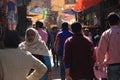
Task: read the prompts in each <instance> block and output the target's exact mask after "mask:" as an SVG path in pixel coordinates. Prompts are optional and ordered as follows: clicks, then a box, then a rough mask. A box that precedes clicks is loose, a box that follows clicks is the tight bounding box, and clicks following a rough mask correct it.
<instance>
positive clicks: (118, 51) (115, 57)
mask: <svg viewBox="0 0 120 80" xmlns="http://www.w3.org/2000/svg"><path fill="white" fill-rule="evenodd" d="M106 53H108V54H107V63H108V64H114V63H120V27H118V26H112V27H111V28H110V29H108V30H106V31H105V32H104V33H103V34H102V36H101V39H100V42H99V45H98V53H97V58H98V62H100V63H102V62H103V61H104V58H105V54H106Z"/></svg>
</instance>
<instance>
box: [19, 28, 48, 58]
mask: <svg viewBox="0 0 120 80" xmlns="http://www.w3.org/2000/svg"><path fill="white" fill-rule="evenodd" d="M29 30H32V31H34V32H35V38H34V40H33V42H28V41H27V32H28V31H29ZM19 48H20V49H22V50H26V51H30V52H31V53H32V54H38V55H43V56H50V54H49V51H48V48H47V46H46V44H45V42H44V41H43V40H42V39H41V36H40V35H39V33H38V31H37V30H36V29H34V28H28V29H27V30H26V33H25V41H24V42H22V43H20V44H19Z"/></svg>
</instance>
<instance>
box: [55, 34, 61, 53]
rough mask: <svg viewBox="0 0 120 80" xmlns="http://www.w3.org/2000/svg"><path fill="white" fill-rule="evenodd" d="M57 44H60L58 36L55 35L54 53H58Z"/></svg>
mask: <svg viewBox="0 0 120 80" xmlns="http://www.w3.org/2000/svg"><path fill="white" fill-rule="evenodd" d="M59 42H60V36H59V35H58V34H57V36H56V39H55V43H54V49H55V52H56V53H58V45H59Z"/></svg>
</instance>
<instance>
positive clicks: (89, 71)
mask: <svg viewBox="0 0 120 80" xmlns="http://www.w3.org/2000/svg"><path fill="white" fill-rule="evenodd" d="M71 29H72V32H73V36H72V37H70V38H68V39H67V40H66V42H65V46H64V50H65V53H64V63H65V72H66V80H81V79H84V80H93V78H94V72H93V66H94V63H95V61H96V55H95V53H94V46H93V44H92V42H91V41H90V40H88V39H87V38H86V37H85V36H83V34H82V31H81V30H82V26H81V24H80V23H79V22H75V23H73V24H72V25H71Z"/></svg>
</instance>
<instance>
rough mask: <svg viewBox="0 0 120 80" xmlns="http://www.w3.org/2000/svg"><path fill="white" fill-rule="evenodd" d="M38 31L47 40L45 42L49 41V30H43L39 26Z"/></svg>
mask: <svg viewBox="0 0 120 80" xmlns="http://www.w3.org/2000/svg"><path fill="white" fill-rule="evenodd" d="M38 33H39V34H40V36H41V37H42V40H43V41H45V43H47V40H48V34H47V32H46V31H45V30H43V29H42V28H39V29H38Z"/></svg>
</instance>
